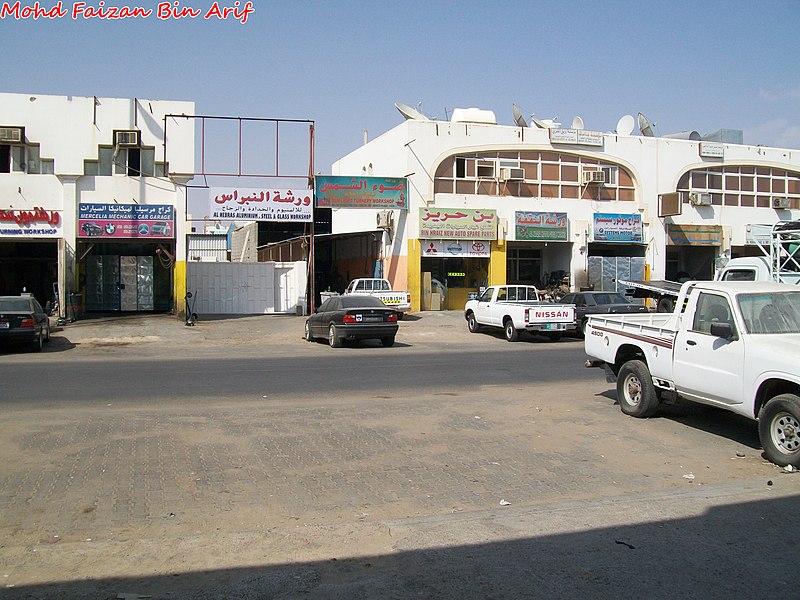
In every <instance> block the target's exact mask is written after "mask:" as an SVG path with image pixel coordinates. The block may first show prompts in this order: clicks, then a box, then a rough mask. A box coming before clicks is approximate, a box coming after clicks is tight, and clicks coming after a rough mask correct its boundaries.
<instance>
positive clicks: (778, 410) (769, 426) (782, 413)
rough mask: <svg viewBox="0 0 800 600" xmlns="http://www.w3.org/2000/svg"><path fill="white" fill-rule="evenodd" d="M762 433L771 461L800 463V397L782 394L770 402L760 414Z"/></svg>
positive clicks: (759, 431) (763, 446)
mask: <svg viewBox="0 0 800 600" xmlns="http://www.w3.org/2000/svg"><path fill="white" fill-rule="evenodd" d="M758 437H759V439H760V440H761V447H762V448H764V454H765V455H766V456H767V458H768V459H769V460H770V461H772V462H774V463H775V464H776V465H779V466H781V467H785V466H787V465H792V466H793V467H800V397H798V396H796V395H795V394H781V395H779V396H775V397H774V398H773V399H772V400H770V401H769V402H767V403H766V404H765V405H764V408H762V409H761V414H760V415H759V416H758Z"/></svg>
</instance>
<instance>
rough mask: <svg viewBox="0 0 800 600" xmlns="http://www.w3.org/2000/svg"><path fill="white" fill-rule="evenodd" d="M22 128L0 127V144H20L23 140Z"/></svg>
mask: <svg viewBox="0 0 800 600" xmlns="http://www.w3.org/2000/svg"><path fill="white" fill-rule="evenodd" d="M24 130H25V128H24V127H0V142H2V143H3V144H21V143H22V140H24V139H25V135H24V134H23V131H24Z"/></svg>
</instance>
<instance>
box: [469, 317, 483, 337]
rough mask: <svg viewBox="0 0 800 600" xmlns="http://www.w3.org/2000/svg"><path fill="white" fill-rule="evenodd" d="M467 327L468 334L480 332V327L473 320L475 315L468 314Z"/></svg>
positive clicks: (475, 320)
mask: <svg viewBox="0 0 800 600" xmlns="http://www.w3.org/2000/svg"><path fill="white" fill-rule="evenodd" d="M467 327H469V332H470V333H478V332H479V331H480V330H481V326H480V325H478V321H477V319H476V318H475V313H469V316H468V317H467Z"/></svg>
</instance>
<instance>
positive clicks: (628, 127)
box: [617, 113, 641, 135]
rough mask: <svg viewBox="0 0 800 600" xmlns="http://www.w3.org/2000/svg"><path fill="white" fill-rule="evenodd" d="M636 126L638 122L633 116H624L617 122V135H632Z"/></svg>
mask: <svg viewBox="0 0 800 600" xmlns="http://www.w3.org/2000/svg"><path fill="white" fill-rule="evenodd" d="M640 114H641V113H640ZM635 124H636V122H635V121H634V120H633V117H632V116H630V115H623V116H622V117H621V118H620V120H619V121H617V133H618V134H619V135H630V134H631V132H632V131H633V126H634V125H635Z"/></svg>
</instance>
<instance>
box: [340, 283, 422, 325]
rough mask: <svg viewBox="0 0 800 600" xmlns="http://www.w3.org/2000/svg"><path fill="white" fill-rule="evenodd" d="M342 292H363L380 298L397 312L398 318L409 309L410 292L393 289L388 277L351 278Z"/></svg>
mask: <svg viewBox="0 0 800 600" xmlns="http://www.w3.org/2000/svg"><path fill="white" fill-rule="evenodd" d="M344 293H345V294H363V295H367V296H375V297H376V298H380V299H381V301H382V302H383V303H384V304H385V305H386V306H388V307H390V308H393V309H395V310H396V311H397V312H398V315H397V317H398V318H399V319H402V318H403V313H405V312H408V311H409V310H411V294H410V293H409V292H405V291H401V292H398V291H393V290H392V286H391V284H390V283H389V280H388V279H380V278H363V279H353V281H351V282H350V284H349V285H348V286H347V288H345V290H344Z"/></svg>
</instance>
